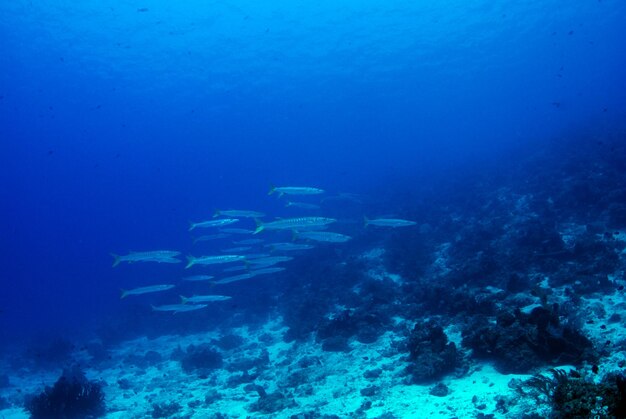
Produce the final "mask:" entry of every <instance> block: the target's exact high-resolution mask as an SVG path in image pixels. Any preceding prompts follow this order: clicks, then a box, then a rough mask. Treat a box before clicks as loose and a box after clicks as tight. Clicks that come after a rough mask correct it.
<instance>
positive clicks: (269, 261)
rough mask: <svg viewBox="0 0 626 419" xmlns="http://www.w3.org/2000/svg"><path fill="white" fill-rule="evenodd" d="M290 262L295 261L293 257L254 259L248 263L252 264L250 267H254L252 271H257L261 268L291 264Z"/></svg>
mask: <svg viewBox="0 0 626 419" xmlns="http://www.w3.org/2000/svg"><path fill="white" fill-rule="evenodd" d="M290 260H293V258H292V257H291V256H270V257H267V258H261V259H252V260H250V261H248V263H249V264H250V266H252V269H255V268H259V267H261V266H263V267H269V266H272V265H276V264H277V263H282V262H289V261H290Z"/></svg>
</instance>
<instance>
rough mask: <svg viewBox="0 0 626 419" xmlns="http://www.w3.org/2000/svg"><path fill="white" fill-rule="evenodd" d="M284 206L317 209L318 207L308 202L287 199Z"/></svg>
mask: <svg viewBox="0 0 626 419" xmlns="http://www.w3.org/2000/svg"><path fill="white" fill-rule="evenodd" d="M285 206H286V207H293V208H300V209H307V210H318V209H320V206H319V205H316V204H309V203H308V202H291V201H288V202H287V204H286V205H285Z"/></svg>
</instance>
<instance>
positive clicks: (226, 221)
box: [189, 218, 239, 231]
mask: <svg viewBox="0 0 626 419" xmlns="http://www.w3.org/2000/svg"><path fill="white" fill-rule="evenodd" d="M238 222H239V220H238V219H236V218H221V219H219V220H209V221H200V222H198V223H193V222H191V221H190V222H189V231H191V230H195V229H196V228H209V227H224V226H227V225H231V224H234V223H238Z"/></svg>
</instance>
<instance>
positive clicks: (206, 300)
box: [180, 295, 233, 304]
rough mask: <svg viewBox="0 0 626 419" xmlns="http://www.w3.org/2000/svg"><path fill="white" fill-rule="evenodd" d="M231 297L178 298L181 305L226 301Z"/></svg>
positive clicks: (202, 296) (198, 296)
mask: <svg viewBox="0 0 626 419" xmlns="http://www.w3.org/2000/svg"><path fill="white" fill-rule="evenodd" d="M231 298H233V297H229V296H226V295H192V296H191V297H184V296H182V295H181V296H180V300H181V302H182V303H183V304H187V303H192V304H195V303H209V302H213V301H226V300H230V299H231Z"/></svg>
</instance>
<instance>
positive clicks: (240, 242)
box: [233, 239, 265, 246]
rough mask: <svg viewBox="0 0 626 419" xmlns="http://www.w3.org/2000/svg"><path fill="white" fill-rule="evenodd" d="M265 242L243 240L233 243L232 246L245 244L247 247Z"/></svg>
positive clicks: (260, 240) (261, 240)
mask: <svg viewBox="0 0 626 419" xmlns="http://www.w3.org/2000/svg"><path fill="white" fill-rule="evenodd" d="M264 241H265V240H263V239H245V240H239V241H234V242H233V243H234V244H245V245H246V246H247V245H252V244H260V243H263V242H264Z"/></svg>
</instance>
